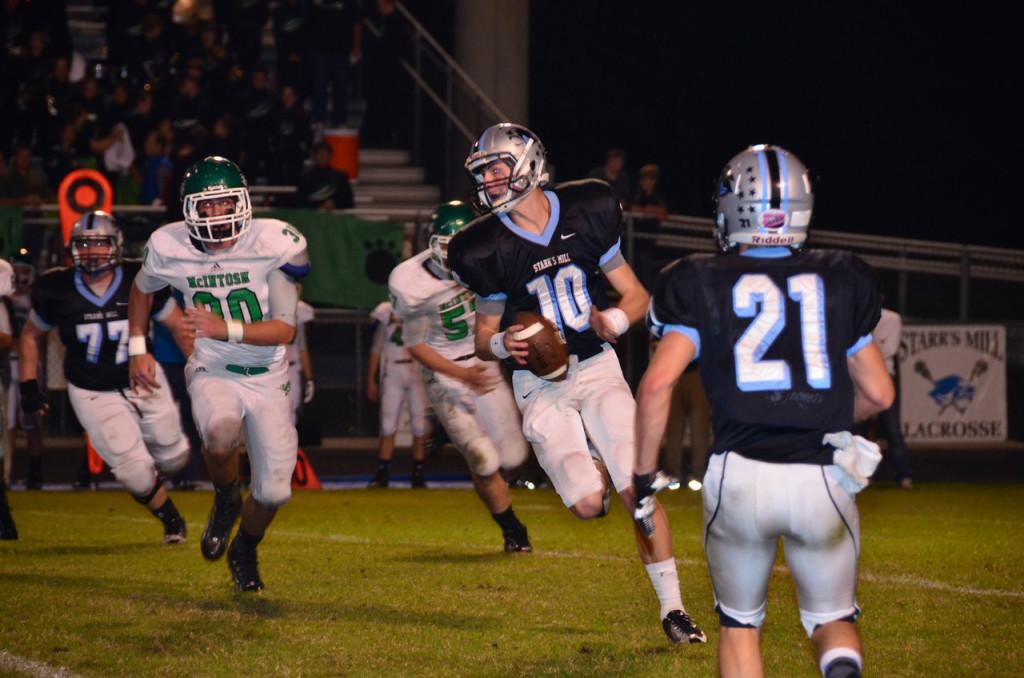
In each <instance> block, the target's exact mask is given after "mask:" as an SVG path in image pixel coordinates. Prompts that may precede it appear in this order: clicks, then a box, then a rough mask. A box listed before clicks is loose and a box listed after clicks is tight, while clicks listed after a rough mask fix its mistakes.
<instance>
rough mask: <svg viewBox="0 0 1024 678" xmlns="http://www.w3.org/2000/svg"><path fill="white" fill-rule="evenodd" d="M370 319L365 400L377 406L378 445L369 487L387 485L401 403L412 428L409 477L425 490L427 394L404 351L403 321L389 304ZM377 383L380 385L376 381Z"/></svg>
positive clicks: (375, 310) (380, 307)
mask: <svg viewBox="0 0 1024 678" xmlns="http://www.w3.org/2000/svg"><path fill="white" fill-rule="evenodd" d="M370 317H371V318H373V319H374V320H376V321H377V328H376V330H374V333H373V344H372V346H371V348H370V360H369V365H368V367H367V372H368V373H367V376H366V397H367V398H369V399H370V401H371V402H380V443H379V447H378V451H377V474H376V475H375V476H374V478H373V480H371V481H370V487H387V486H388V482H389V481H390V470H389V469H390V466H391V457H392V456H394V454H395V434H396V432H397V431H398V419H399V416H400V415H401V413H402V405H403V403H404V404H405V405H406V406H408V408H409V419H410V420H411V425H412V426H411V427H412V475H411V477H410V480H411V484H412V486H413V487H414V488H423V487H426V486H427V483H426V480H425V478H424V477H423V459H424V458H425V457H426V438H427V428H428V426H427V392H426V391H425V390H424V388H423V378H422V377H421V376H420V370H419V366H418V365H416V363H415V361H413V359H412V356H411V355H409V352H408V351H407V350H405V342H404V340H403V337H402V319H401V318H399V317H398V316H396V315H395V314H394V313H393V312H392V308H391V304H389V303H388V302H386V301H384V302H381V303H380V304H378V305H377V307H376V308H375V309H373V312H372V313H371V314H370ZM378 379H379V381H378Z"/></svg>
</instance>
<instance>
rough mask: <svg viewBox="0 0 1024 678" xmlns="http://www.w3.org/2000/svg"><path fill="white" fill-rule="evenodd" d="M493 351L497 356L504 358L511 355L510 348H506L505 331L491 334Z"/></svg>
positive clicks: (500, 358)
mask: <svg viewBox="0 0 1024 678" xmlns="http://www.w3.org/2000/svg"><path fill="white" fill-rule="evenodd" d="M491 353H493V354H494V357H495V358H498V359H499V360H504V359H505V358H507V357H509V355H510V354H509V352H508V349H506V348H505V333H504V332H498V333H497V334H492V335H491Z"/></svg>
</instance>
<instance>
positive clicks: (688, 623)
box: [661, 610, 708, 644]
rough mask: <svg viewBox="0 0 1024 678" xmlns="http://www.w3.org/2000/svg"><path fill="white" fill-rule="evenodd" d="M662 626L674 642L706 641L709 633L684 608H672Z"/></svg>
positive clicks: (662, 621)
mask: <svg viewBox="0 0 1024 678" xmlns="http://www.w3.org/2000/svg"><path fill="white" fill-rule="evenodd" d="M661 628H663V629H665V635H666V636H668V639H669V640H671V641H672V642H673V643H687V644H692V643H706V642H708V637H707V635H705V634H704V632H703V631H701V630H700V627H699V626H697V625H696V624H694V623H693V619H691V618H690V615H688V614H686V613H685V612H683V611H682V610H672V611H671V612H669V613H668V614H667V615H665V618H664V619H662V620H661Z"/></svg>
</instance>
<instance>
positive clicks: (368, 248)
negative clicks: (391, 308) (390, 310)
mask: <svg viewBox="0 0 1024 678" xmlns="http://www.w3.org/2000/svg"><path fill="white" fill-rule="evenodd" d="M259 216H261V217H263V216H266V217H270V218H273V219H281V220H282V221H287V222H288V223H290V224H292V225H293V226H295V227H296V228H298V229H299V230H300V231H302V234H303V235H304V236H306V240H307V242H308V243H309V259H310V263H312V265H313V269H312V272H311V273H310V274H309V277H308V278H306V280H305V282H304V283H303V286H302V297H303V298H304V299H306V300H307V301H310V302H312V303H314V304H330V305H332V306H349V307H356V308H372V307H373V306H376V305H377V304H378V303H380V302H382V301H384V300H385V299H387V298H388V287H387V284H388V274H389V273H390V272H391V269H392V268H394V267H395V264H396V263H398V261H399V259H400V257H401V252H402V241H403V240H404V238H405V228H404V227H403V226H402V225H401V224H396V223H393V222H387V221H366V220H364V219H357V218H355V217H350V216H343V215H334V214H328V213H325V212H314V211H311V210H299V209H295V210H272V211H271V212H269V213H264V214H260V215H259Z"/></svg>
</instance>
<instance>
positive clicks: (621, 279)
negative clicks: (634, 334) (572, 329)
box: [590, 263, 651, 342]
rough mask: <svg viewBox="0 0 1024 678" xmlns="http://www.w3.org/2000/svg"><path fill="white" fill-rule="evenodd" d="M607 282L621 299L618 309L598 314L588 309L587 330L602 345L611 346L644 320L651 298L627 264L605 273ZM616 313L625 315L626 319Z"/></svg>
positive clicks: (594, 309)
mask: <svg viewBox="0 0 1024 678" xmlns="http://www.w3.org/2000/svg"><path fill="white" fill-rule="evenodd" d="M605 277H606V278H607V279H608V282H609V283H611V285H612V287H614V288H615V291H616V292H618V293H619V296H621V297H622V298H621V299H620V300H619V303H618V305H616V306H614V307H612V308H610V309H605V310H603V311H599V310H598V309H597V307H595V306H591V307H590V326H591V327H592V328H593V330H594V332H596V333H597V336H599V337H601V339H603V340H604V341H609V342H614V341H615V339H616V337H618V336H620V335H621V334H623V333H624V332H625V331H626V330H628V329H629V327H630V326H631V325H632V324H633V323H635V322H636V321H638V320H639V319H640V318H642V317H643V315H644V313H645V312H646V311H647V305H648V304H649V303H650V300H651V298H650V295H648V294H647V290H646V289H644V286H643V283H641V282H640V280H639V279H638V278H637V277H636V273H634V272H633V268H632V267H631V266H630V265H629V264H626V263H623V264H622V265H621V266H618V267H616V268H614V269H613V270H611V271H608V272H606V273H605ZM615 309H618V311H621V313H624V314H625V318H623V316H622V315H621V314H620V313H618V312H616V311H615Z"/></svg>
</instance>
